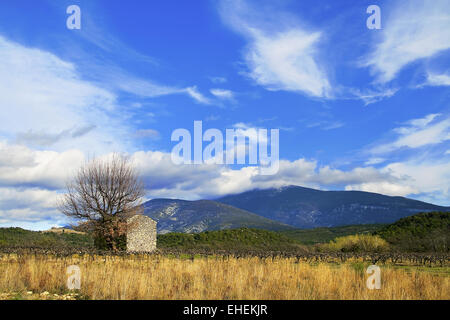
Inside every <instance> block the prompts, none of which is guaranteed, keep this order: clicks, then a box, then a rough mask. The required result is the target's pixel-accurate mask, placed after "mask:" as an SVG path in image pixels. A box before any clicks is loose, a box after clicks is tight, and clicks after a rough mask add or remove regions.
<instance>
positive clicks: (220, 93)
mask: <svg viewBox="0 0 450 320" xmlns="http://www.w3.org/2000/svg"><path fill="white" fill-rule="evenodd" d="M209 91H210V92H211V94H212V95H213V96H215V97H217V98H219V99H222V100H233V99H234V93H233V91H231V90H227V89H218V88H214V89H210V90H209Z"/></svg>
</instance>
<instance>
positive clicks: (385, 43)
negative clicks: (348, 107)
mask: <svg viewBox="0 0 450 320" xmlns="http://www.w3.org/2000/svg"><path fill="white" fill-rule="evenodd" d="M397 4H398V5H397V6H396V7H395V8H392V9H391V12H392V13H391V14H390V15H389V16H388V18H387V19H385V20H384V21H385V22H383V30H379V31H377V32H380V33H382V39H381V41H377V42H376V43H377V44H376V46H375V49H374V52H373V53H372V54H371V55H370V56H369V57H367V58H366V60H365V61H364V63H363V65H364V66H368V67H371V69H372V71H373V72H374V73H375V74H377V76H378V79H377V81H379V82H389V81H391V80H392V79H394V78H395V77H396V76H397V74H398V73H399V71H400V70H401V69H403V68H404V67H405V66H406V65H408V64H410V63H412V62H414V61H416V60H419V59H424V58H430V57H432V56H434V55H436V54H437V53H440V52H443V51H444V50H448V49H449V48H450V32H449V31H448V30H450V11H449V3H448V1H447V0H434V1H432V2H431V1H423V0H411V1H398V2H397ZM384 12H387V10H385V11H384Z"/></svg>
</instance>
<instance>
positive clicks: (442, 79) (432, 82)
mask: <svg viewBox="0 0 450 320" xmlns="http://www.w3.org/2000/svg"><path fill="white" fill-rule="evenodd" d="M424 85H427V86H450V75H448V74H445V73H444V74H436V73H428V76H427V81H426V82H425V84H424Z"/></svg>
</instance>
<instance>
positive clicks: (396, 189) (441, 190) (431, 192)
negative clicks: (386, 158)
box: [346, 159, 450, 205]
mask: <svg viewBox="0 0 450 320" xmlns="http://www.w3.org/2000/svg"><path fill="white" fill-rule="evenodd" d="M380 172H382V173H388V174H389V175H390V176H392V177H395V178H396V180H394V181H393V182H389V181H383V182H376V183H374V182H371V181H367V182H362V183H359V184H350V185H347V186H346V190H360V191H368V192H377V193H383V194H387V195H393V196H408V195H415V198H418V199H421V200H423V201H428V202H432V203H437V204H444V205H448V204H449V201H450V183H449V181H450V163H448V162H446V161H442V160H440V159H437V160H436V159H430V160H418V159H410V160H406V161H404V162H394V163H390V164H388V165H386V166H385V167H384V168H382V169H380Z"/></svg>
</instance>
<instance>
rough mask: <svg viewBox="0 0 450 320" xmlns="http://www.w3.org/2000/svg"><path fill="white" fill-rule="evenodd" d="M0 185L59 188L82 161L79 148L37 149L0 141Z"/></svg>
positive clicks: (82, 155)
mask: <svg viewBox="0 0 450 320" xmlns="http://www.w3.org/2000/svg"><path fill="white" fill-rule="evenodd" d="M0 155H1V156H0V186H2V185H3V186H16V187H20V186H29V185H33V186H40V187H44V188H48V189H59V188H63V187H64V186H65V181H66V180H67V179H68V178H69V177H70V176H71V175H73V173H74V172H76V170H77V168H78V167H79V166H80V165H81V164H82V163H83V162H84V161H85V156H84V154H83V152H82V151H80V150H67V151H63V152H56V151H48V150H46V151H36V150H32V149H29V148H27V147H24V146H20V145H9V144H7V143H6V142H2V141H0Z"/></svg>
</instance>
